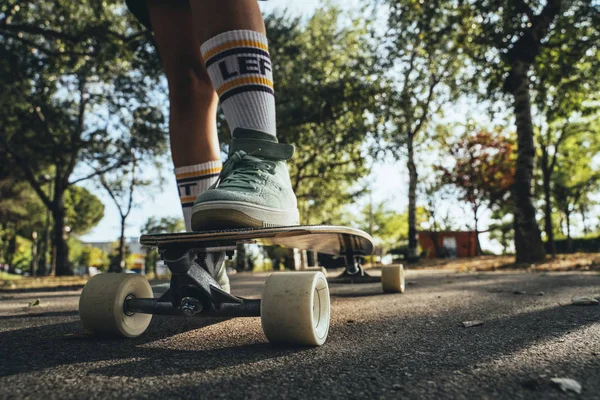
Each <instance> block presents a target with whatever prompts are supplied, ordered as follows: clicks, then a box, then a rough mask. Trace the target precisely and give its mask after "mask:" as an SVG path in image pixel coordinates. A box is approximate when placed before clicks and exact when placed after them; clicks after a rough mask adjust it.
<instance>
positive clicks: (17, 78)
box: [0, 0, 161, 275]
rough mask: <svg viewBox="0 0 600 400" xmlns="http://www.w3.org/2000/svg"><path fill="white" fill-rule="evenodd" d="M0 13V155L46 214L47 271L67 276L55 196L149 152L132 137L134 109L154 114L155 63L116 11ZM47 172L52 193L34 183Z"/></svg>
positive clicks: (62, 6) (116, 7)
mask: <svg viewBox="0 0 600 400" xmlns="http://www.w3.org/2000/svg"><path fill="white" fill-rule="evenodd" d="M0 7H1V10H0V54H1V55H0V76H1V77H2V78H1V79H0V90H2V93H3V96H2V98H1V99H0V132H2V134H1V135H0V148H2V150H3V151H5V152H7V153H8V154H9V155H10V158H11V159H12V160H13V161H14V163H15V164H16V165H17V166H18V168H19V169H20V170H22V172H23V174H24V176H25V179H26V180H27V182H28V183H29V184H30V185H31V187H32V188H33V190H35V192H36V193H37V195H38V196H39V198H40V199H41V201H42V202H43V204H44V205H45V207H47V208H48V209H49V210H50V211H51V213H52V217H53V218H52V219H53V222H54V228H53V247H54V249H55V250H54V257H53V266H54V267H55V268H56V273H57V274H59V275H62V274H68V273H70V268H69V265H68V246H67V243H66V241H65V239H64V233H65V232H64V231H65V215H66V212H67V211H66V207H65V192H66V190H67V189H68V188H69V187H70V186H71V185H73V184H75V183H78V182H81V181H83V180H85V179H89V178H92V177H94V176H97V175H99V174H103V173H106V172H108V171H111V170H115V169H117V168H119V167H121V166H123V165H127V164H128V163H129V162H130V160H131V159H130V155H129V154H128V153H127V151H126V150H127V148H128V146H129V144H130V143H131V142H135V143H137V145H144V146H150V147H152V146H153V145H154V143H155V139H156V138H155V137H152V136H148V137H145V136H144V137H136V136H135V135H133V134H132V133H134V132H140V129H132V127H133V126H135V125H144V121H143V120H141V117H142V116H143V114H140V113H136V111H137V110H138V109H152V110H153V112H157V113H161V111H160V110H161V109H160V108H159V107H158V105H157V104H156V103H157V98H158V99H160V98H161V97H160V96H158V97H157V96H156V90H155V89H156V88H157V87H160V85H159V84H158V80H157V78H158V76H159V75H158V71H159V62H158V61H157V59H156V57H155V52H154V51H153V47H152V45H151V44H150V41H149V36H148V35H147V34H146V33H143V32H135V31H132V29H131V28H130V26H132V25H130V22H132V20H128V19H127V18H126V17H125V16H124V14H123V12H122V9H123V7H122V5H121V3H120V1H117V0H108V1H104V2H102V3H101V4H100V3H96V2H84V3H80V2H75V3H74V2H69V1H66V0H58V1H49V0H43V1H35V2H34V1H27V2H19V4H14V3H13V2H10V3H6V2H5V3H4V4H2V5H0ZM141 77H144V78H143V79H142V78H141ZM141 131H144V130H141ZM149 131H150V132H153V131H152V130H149ZM144 132H146V131H144ZM48 169H51V170H52V172H53V173H52V183H53V184H52V188H53V190H52V193H47V192H46V191H45V190H44V188H43V186H44V185H43V183H44V181H43V179H42V178H41V177H42V176H43V174H44V171H47V170H48ZM53 269H54V268H53Z"/></svg>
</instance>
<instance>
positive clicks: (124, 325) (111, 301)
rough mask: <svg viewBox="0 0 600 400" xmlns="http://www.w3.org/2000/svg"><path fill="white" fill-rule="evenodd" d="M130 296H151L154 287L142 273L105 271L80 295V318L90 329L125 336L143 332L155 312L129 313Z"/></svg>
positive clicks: (94, 278) (137, 334) (135, 335)
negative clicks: (127, 311) (126, 303)
mask: <svg viewBox="0 0 600 400" xmlns="http://www.w3.org/2000/svg"><path fill="white" fill-rule="evenodd" d="M127 297H136V298H147V299H148V298H152V287H150V283H148V280H147V279H146V278H145V277H143V276H141V275H134V274H114V273H105V274H99V275H96V276H94V277H93V278H92V279H90V280H89V281H88V283H87V284H86V285H85V287H84V288H83V291H82V292H81V297H80V298H79V318H80V319H81V322H82V323H83V326H84V327H85V329H87V330H88V331H91V332H94V333H102V334H108V335H118V336H123V337H129V338H133V337H137V336H139V335H141V334H142V333H144V331H145V330H146V328H148V325H150V321H151V320H152V314H140V313H134V314H131V315H129V314H126V313H125V309H124V305H125V299H126V298H127Z"/></svg>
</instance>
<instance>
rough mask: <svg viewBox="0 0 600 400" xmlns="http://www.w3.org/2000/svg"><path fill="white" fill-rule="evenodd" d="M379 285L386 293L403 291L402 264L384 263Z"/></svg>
mask: <svg viewBox="0 0 600 400" xmlns="http://www.w3.org/2000/svg"><path fill="white" fill-rule="evenodd" d="M381 286H382V288H383V291H384V292H386V293H404V286H405V283H404V266H403V265H386V266H384V267H382V268H381Z"/></svg>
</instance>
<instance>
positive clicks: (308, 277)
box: [260, 271, 330, 346]
mask: <svg viewBox="0 0 600 400" xmlns="http://www.w3.org/2000/svg"><path fill="white" fill-rule="evenodd" d="M329 312H330V310H329V287H328V286H327V279H325V275H323V273H322V272H304V271H303V272H278V273H274V274H272V275H271V276H269V278H267V282H266V284H265V288H264V290H263V296H262V301H261V303H260V319H261V323H262V328H263V332H264V333H265V336H266V337H267V339H268V340H269V341H270V342H272V343H290V344H300V345H309V346H320V345H322V344H323V343H325V339H327V333H328V332H329Z"/></svg>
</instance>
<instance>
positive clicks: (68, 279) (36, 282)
mask: <svg viewBox="0 0 600 400" xmlns="http://www.w3.org/2000/svg"><path fill="white" fill-rule="evenodd" d="M88 279H89V277H87V276H41V277H22V278H21V279H16V280H0V291H12V290H23V289H27V290H29V289H39V288H44V289H53V288H71V287H75V288H76V287H80V286H81V287H83V285H85V283H86V282H87V281H88Z"/></svg>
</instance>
